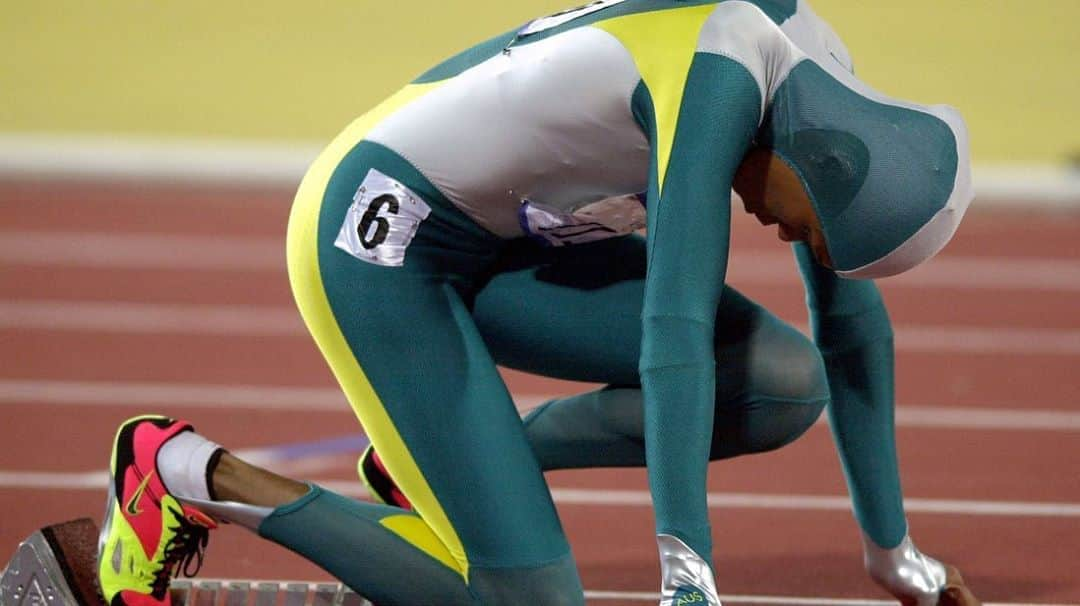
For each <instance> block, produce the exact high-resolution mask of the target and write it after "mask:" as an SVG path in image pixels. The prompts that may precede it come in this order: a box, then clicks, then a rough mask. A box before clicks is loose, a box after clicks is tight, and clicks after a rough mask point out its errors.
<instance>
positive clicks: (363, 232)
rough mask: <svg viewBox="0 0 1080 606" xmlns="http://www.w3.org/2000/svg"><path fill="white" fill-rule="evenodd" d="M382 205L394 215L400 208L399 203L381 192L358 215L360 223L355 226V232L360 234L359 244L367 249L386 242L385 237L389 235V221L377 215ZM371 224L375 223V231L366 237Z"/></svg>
mask: <svg viewBox="0 0 1080 606" xmlns="http://www.w3.org/2000/svg"><path fill="white" fill-rule="evenodd" d="M384 207H385V208H386V212H387V213H389V214H391V215H396V214H398V211H399V210H401V203H400V202H398V200H397V198H395V197H394V196H391V195H390V194H383V195H381V196H379V197H378V198H375V199H374V200H372V201H371V205H370V206H368V209H367V210H366V211H365V212H364V215H363V216H362V217H360V224H359V225H357V226H356V233H357V235H358V236H360V244H361V245H363V247H364V248H366V249H367V250H371V249H372V248H375V247H376V246H378V245H380V244H382V243H383V242H386V238H387V237H388V236H389V235H390V221H389V220H388V219H387V218H386V217H380V216H379V212H380V211H382V209H383V208H384ZM372 224H375V231H374V233H372V234H371V236H370V237H368V232H370V231H371V225H372Z"/></svg>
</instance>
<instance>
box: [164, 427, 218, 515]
mask: <svg viewBox="0 0 1080 606" xmlns="http://www.w3.org/2000/svg"><path fill="white" fill-rule="evenodd" d="M224 452H225V450H224V449H223V448H221V446H219V445H218V444H216V443H214V442H211V441H210V440H207V439H206V438H204V437H202V436H200V435H199V434H197V433H195V432H194V431H183V432H180V433H178V434H176V435H175V436H173V437H172V438H170V439H169V440H168V441H166V442H165V443H164V444H162V445H161V449H160V450H158V454H157V467H158V473H159V474H161V481H162V483H164V484H165V488H166V489H168V491H169V492H171V493H172V494H174V495H176V496H178V497H189V498H193V499H202V500H204V501H210V500H212V499H213V496H212V494H213V493H212V490H211V488H210V473H211V472H213V468H214V467H216V466H217V461H218V459H219V458H221V455H222V454H223V453H224Z"/></svg>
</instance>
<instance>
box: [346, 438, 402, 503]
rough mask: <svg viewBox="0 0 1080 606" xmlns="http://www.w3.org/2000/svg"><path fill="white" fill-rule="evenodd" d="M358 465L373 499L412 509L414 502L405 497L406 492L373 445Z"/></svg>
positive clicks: (362, 456) (362, 478)
mask: <svg viewBox="0 0 1080 606" xmlns="http://www.w3.org/2000/svg"><path fill="white" fill-rule="evenodd" d="M356 467H357V471H358V472H359V473H360V479H361V480H363V482H364V485H365V486H367V488H368V492H370V493H371V497H372V499H374V500H376V501H379V502H381V503H383V504H386V505H393V506H395V507H401V508H402V509H408V510H412V503H410V502H409V499H407V498H405V494H404V493H402V492H401V489H399V488H398V486H397V484H395V483H394V480H393V478H391V477H390V474H389V473H387V471H386V467H385V466H384V465H383V462H382V459H380V458H379V453H377V452H375V448H374V447H373V446H368V447H367V450H365V451H364V454H362V455H360V461H359V464H358V465H357V466H356Z"/></svg>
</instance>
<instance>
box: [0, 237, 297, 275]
mask: <svg viewBox="0 0 1080 606" xmlns="http://www.w3.org/2000/svg"><path fill="white" fill-rule="evenodd" d="M284 242H285V241H284V237H282V238H258V237H226V238H223V237H212V236H178V235H166V234H160V235H142V234H108V233H96V232H78V233H62V232H21V231H12V232H0V262H4V263H12V264H18V265H28V266H47V267H48V266H57V265H59V266H67V267H97V268H106V269H187V270H219V271H275V272H282V273H284V271H285V244H284Z"/></svg>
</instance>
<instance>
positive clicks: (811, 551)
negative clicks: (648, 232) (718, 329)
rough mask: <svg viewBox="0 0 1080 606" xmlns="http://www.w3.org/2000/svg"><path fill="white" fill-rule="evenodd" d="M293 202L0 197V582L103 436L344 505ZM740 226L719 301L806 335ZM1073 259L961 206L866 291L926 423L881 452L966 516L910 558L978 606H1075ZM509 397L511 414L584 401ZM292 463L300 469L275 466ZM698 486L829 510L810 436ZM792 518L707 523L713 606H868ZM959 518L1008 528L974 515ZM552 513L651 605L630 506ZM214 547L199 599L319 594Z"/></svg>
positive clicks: (817, 525) (617, 586)
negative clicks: (289, 229)
mask: <svg viewBox="0 0 1080 606" xmlns="http://www.w3.org/2000/svg"><path fill="white" fill-rule="evenodd" d="M290 195H291V192H286V191H280V190H263V191H260V190H252V189H237V188H210V187H199V188H193V187H180V186H166V185H160V184H158V185H146V184H136V183H114V184H103V183H91V182H66V183H57V182H43V181H0V428H2V429H0V431H2V432H3V433H2V440H0V512H2V516H0V557H2V558H6V557H7V556H8V555H9V554H10V552H11V551H13V550H14V547H15V545H16V543H17V542H18V541H19V540H20V539H21V538H23V537H24V536H26V535H27V534H29V533H30V532H32V531H33V530H34V529H35V528H37V527H39V526H42V525H44V524H46V523H50V522H56V521H60V520H65V519H71V518H76V517H80V516H85V515H93V516H95V517H96V516H100V514H101V509H102V505H103V497H104V494H105V493H104V488H103V480H102V478H101V474H100V472H101V471H102V470H104V469H106V467H107V464H108V460H107V459H108V453H109V448H110V440H111V437H112V433H113V431H114V428H115V426H116V425H117V424H118V423H119V422H120V421H121V420H123V419H124V418H126V417H128V416H132V415H134V414H138V413H141V412H147V411H161V412H164V413H167V414H170V415H173V416H179V417H183V418H187V419H189V420H191V421H192V422H194V423H195V424H196V426H197V427H198V428H200V430H202V431H203V432H204V433H206V434H207V435H209V436H210V437H212V438H213V439H215V440H217V441H219V442H221V443H223V444H225V445H227V446H228V447H229V448H230V449H233V450H246V449H259V450H256V451H254V452H253V453H252V456H254V457H255V458H256V459H257V460H262V461H264V462H267V465H269V466H270V467H272V468H275V469H277V470H280V471H282V472H285V473H288V474H291V475H296V476H301V477H310V478H318V479H321V480H340V481H345V482H351V483H352V484H356V485H358V483H357V482H355V475H354V471H353V469H354V467H353V466H354V464H355V454H352V453H351V452H349V449H347V448H346V449H335V448H328V447H326V444H327V443H326V442H325V440H326V439H327V438H337V437H341V436H343V435H346V434H349V433H355V432H357V431H358V428H357V427H356V424H355V421H354V420H353V417H352V414H351V412H349V411H348V409H347V408H346V407H345V405H344V404H343V403H342V402H341V401H340V400H339V399H338V396H336V394H335V391H334V385H333V383H332V380H331V377H330V374H329V372H327V370H326V368H325V367H324V365H323V362H322V360H321V358H320V356H319V355H318V353H317V352H316V350H315V348H314V346H313V344H312V343H311V341H310V339H309V338H308V337H307V336H306V335H305V334H304V332H303V328H302V326H301V325H300V323H299V318H298V317H297V315H296V314H295V313H294V312H293V310H292V302H291V297H290V294H289V288H288V283H287V279H286V276H285V270H284V251H283V238H284V230H285V222H286V218H287V214H288V208H289V200H290ZM739 215H740V216H738V217H737V218H736V223H735V226H734V253H735V255H736V260H735V261H734V263H733V266H732V270H731V272H730V275H731V276H732V282H733V283H734V284H735V285H736V286H737V287H739V288H740V289H742V290H743V291H744V292H746V293H747V294H749V295H750V296H752V297H754V298H756V299H757V300H758V301H760V302H761V303H763V304H764V305H765V306H766V307H769V308H770V309H772V310H773V311H775V312H776V313H778V314H779V315H781V316H782V317H784V318H786V319H789V320H790V321H792V322H794V323H796V324H798V325H802V324H804V323H805V312H804V311H803V307H802V297H803V293H802V288H801V285H800V284H799V281H798V278H797V275H796V273H795V270H794V264H793V263H792V262H791V261H790V259H788V252H787V248H786V246H784V245H782V244H780V243H779V242H777V241H776V239H775V234H774V233H773V232H772V231H771V230H769V229H763V228H761V227H759V226H758V225H757V224H756V223H754V222H753V220H752V219H751V218H748V217H745V216H742V215H741V213H739ZM1078 241H1080V214H1078V213H1075V212H1073V213H1068V212H1064V211H1056V212H1050V211H1045V212H1040V211H1031V210H1028V211H1025V210H1018V209H1014V210H1001V209H997V210H982V209H979V208H978V203H977V202H976V206H975V209H974V210H973V212H972V214H971V216H970V218H969V219H968V220H967V222H966V223H965V225H964V226H963V227H961V230H960V233H959V234H958V236H957V238H956V240H955V241H954V243H953V244H951V245H950V246H949V247H948V249H947V250H946V251H945V252H944V253H943V254H942V256H941V257H940V258H939V259H938V260H935V261H934V262H932V263H931V264H930V265H929V266H927V267H925V268H920V269H919V270H916V271H915V272H913V273H912V275H911V276H906V277H902V278H899V279H894V280H886V281H884V282H882V288H883V290H884V292H885V296H886V300H887V302H888V304H889V307H890V312H891V314H892V317H893V320H894V323H895V325H896V327H897V339H898V353H897V364H898V368H897V380H898V400H899V403H900V407H901V412H903V411H904V410H909V409H910V410H916V409H919V410H923V411H924V412H925V413H926V415H925V416H924V417H920V418H922V419H923V421H922V422H915V421H911V422H903V423H901V427H900V429H899V431H898V434H899V445H900V452H901V463H902V471H903V479H904V487H905V493H906V496H907V497H908V498H909V499H934V500H948V501H950V502H952V501H959V502H961V503H960V504H959V505H956V506H955V508H954V510H952V511H950V512H945V513H942V512H934V511H928V510H926V509H925V508H923V509H919V510H918V511H912V512H910V513H909V520H910V523H911V527H912V533H913V536H914V538H915V540H916V541H917V542H918V544H919V545H920V546H921V547H922V548H923V550H924V551H926V552H928V553H931V554H934V555H936V556H939V557H940V558H942V559H944V560H947V561H949V562H953V563H956V564H958V565H959V566H960V567H961V569H962V570H963V571H964V573H965V576H966V577H967V578H968V580H969V583H970V585H971V586H972V587H973V588H975V590H976V591H977V593H978V594H979V595H980V597H982V598H983V599H984V600H986V601H989V602H1032V603H1080V579H1078V578H1077V577H1076V575H1075V570H1076V564H1077V562H1078V561H1080V548H1078V547H1077V546H1078V545H1080V507H1078V505H1080V440H1078V437H1080V421H1078V419H1080V376H1078V374H1077V368H1078V362H1080V245H1078V244H1077V242H1078ZM507 377H508V382H509V385H510V387H511V390H512V391H513V392H514V393H515V395H517V396H520V397H521V402H520V404H521V405H522V406H523V407H528V406H529V405H535V403H536V402H537V401H538V399H540V398H542V397H543V396H550V395H555V394H564V393H572V392H574V391H576V390H580V389H582V388H583V386H581V385H574V384H569V383H563V382H555V381H548V380H543V379H537V378H535V377H528V376H525V375H522V374H519V373H513V372H508V373H507ZM219 393H220V394H221V397H222V399H223V401H215V394H219ZM226 396H227V397H226ZM911 407H915V408H911ZM976 413H978V414H976ZM1043 413H1053V414H1043ZM902 416H903V415H902ZM976 417H978V418H979V419H983V422H981V423H976V422H975V419H976ZM1040 419H1044V420H1045V422H1042V421H1039V420H1040ZM1020 421H1025V423H1021V422H1020ZM977 425H981V426H977ZM1020 425H1023V426H1022V427H1021V426H1020ZM295 443H314V444H315V446H310V445H309V446H310V447H308V448H305V449H300V450H299V451H291V450H287V449H282V448H280V446H281V445H286V444H295ZM320 445H321V446H320ZM266 449H270V450H266ZM290 453H291V454H290ZM297 453H299V454H297ZM260 457H262V458H260ZM710 473H711V484H710V489H711V491H712V492H715V493H740V494H742V493H747V494H751V495H758V496H760V495H774V496H784V497H791V496H796V497H802V496H811V497H813V496H831V497H841V496H844V495H845V494H846V493H845V489H844V484H843V478H842V476H841V472H840V466H839V463H838V462H837V460H836V456H835V454H834V452H833V450H832V446H831V441H830V439H829V435H828V429H827V428H826V427H824V426H821V425H819V426H818V427H815V428H814V429H812V430H811V431H810V432H809V433H808V435H807V436H805V437H804V438H803V439H801V440H799V441H798V442H796V443H795V444H793V445H791V446H789V447H787V448H784V449H782V450H781V451H779V452H776V453H772V454H768V455H763V456H757V457H749V458H743V459H738V460H735V461H730V462H727V463H722V464H716V465H714V466H713V467H712V469H711V472H710ZM549 479H550V481H551V484H552V486H553V487H554V488H557V489H572V488H574V489H587V491H589V492H586V493H585V494H586V497H585V500H586V501H590V499H595V498H596V497H597V494H598V493H597V492H596V491H599V490H616V489H617V490H622V491H636V492H635V493H634V494H640V491H644V490H645V489H646V482H645V475H644V472H642V471H610V470H594V471H586V472H560V473H554V474H551V475H550V477H549ZM575 494H576V493H575ZM620 494H623V495H625V494H626V493H620ZM620 498H622V497H620ZM785 502H793V503H795V504H794V505H791V506H790V507H778V506H775V505H773V506H767V505H757V506H754V507H749V506H736V507H717V508H715V509H713V514H714V515H713V520H714V534H715V536H714V541H715V544H716V546H717V570H718V575H719V586H720V588H721V592H722V593H725V594H753V595H784V596H807V597H823V596H831V597H837V598H840V597H844V598H867V599H882V598H885V597H887V596H885V595H884V594H883V593H882V592H881V591H880V590H878V589H877V588H876V587H875V586H873V585H872V584H871V582H870V581H869V580H868V579H867V577H866V575H865V574H864V573H863V572H862V566H861V556H860V547H859V539H858V531H857V529H856V526H855V524H854V521H853V520H852V518H851V515H850V513H849V512H847V511H845V510H844V509H843V508H842V507H840V508H837V507H832V508H825V509H821V508H814V507H810V506H807V505H805V504H802V505H800V504H799V503H802V501H798V500H796V501H785ZM973 502H979V503H984V502H991V503H995V504H1000V503H1002V502H1007V503H1013V504H1015V505H1017V507H1015V508H1014V509H1012V510H1009V511H1010V513H1006V514H1005V515H977V514H976V512H975V511H974V510H973V509H974V505H972V503H973ZM1039 504H1061V505H1063V508H1062V509H1061V510H1060V511H1059V512H1058V514H1057V515H1047V514H1045V513H1038V512H1035V511H1033V510H1032V508H1031V506H1033V505H1039ZM1070 507H1071V509H1070ZM931 509H932V508H931ZM560 512H561V514H562V516H563V520H564V524H565V527H566V529H567V532H568V533H569V535H570V538H571V541H572V543H573V546H574V550H575V553H576V555H577V558H578V560H579V563H580V567H581V570H582V574H583V576H584V579H585V584H586V586H587V587H588V588H590V589H598V590H621V591H654V590H655V588H656V587H657V586H658V574H657V565H656V556H655V551H654V544H653V539H652V530H651V528H652V515H651V511H650V509H649V507H648V506H646V505H642V504H634V503H615V504H613V503H597V502H586V503H575V502H569V501H567V500H563V501H562V502H560ZM212 543H213V545H212V546H211V548H210V550H209V557H208V561H207V564H206V566H205V568H204V570H203V574H205V575H207V576H211V577H232V578H286V579H297V578H299V579H312V580H317V579H325V578H327V577H326V575H325V573H322V572H321V571H319V570H318V569H316V568H315V567H314V566H312V565H310V564H308V563H306V562H304V561H302V560H301V559H299V558H298V557H296V556H294V555H292V554H290V553H288V552H286V551H285V550H283V549H280V548H277V547H268V546H267V544H265V543H263V542H261V541H259V540H258V539H256V538H254V537H252V536H250V535H248V534H246V533H245V532H243V531H242V530H239V529H236V528H225V529H223V530H221V531H219V532H217V533H216V536H214V537H213V540H212ZM603 603H604V604H614V603H620V602H619V601H618V600H604V601H603ZM627 603H639V604H640V603H642V602H640V601H638V602H627Z"/></svg>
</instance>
